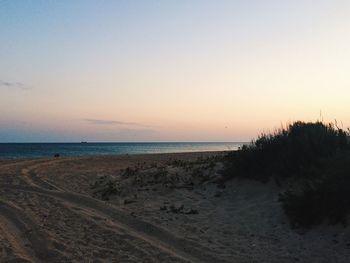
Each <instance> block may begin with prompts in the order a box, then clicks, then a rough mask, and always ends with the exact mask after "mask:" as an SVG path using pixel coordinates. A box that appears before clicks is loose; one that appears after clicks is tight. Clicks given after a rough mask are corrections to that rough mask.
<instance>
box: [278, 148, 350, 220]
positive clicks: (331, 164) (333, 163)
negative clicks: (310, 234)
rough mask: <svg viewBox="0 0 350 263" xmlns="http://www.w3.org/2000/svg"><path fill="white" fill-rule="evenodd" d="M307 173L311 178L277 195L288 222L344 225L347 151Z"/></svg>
mask: <svg viewBox="0 0 350 263" xmlns="http://www.w3.org/2000/svg"><path fill="white" fill-rule="evenodd" d="M307 174H309V175H310V176H309V177H310V178H312V179H308V180H306V181H304V182H302V183H299V184H298V185H296V186H294V188H293V189H294V190H293V189H292V190H288V191H286V192H285V193H283V194H281V195H280V201H281V202H282V206H283V209H284V211H285V212H286V214H287V216H288V217H289V219H290V221H291V224H292V225H293V226H303V227H309V226H311V225H316V224H320V223H322V222H324V221H328V222H329V223H331V224H336V223H342V224H343V225H346V223H347V222H346V221H347V216H348V214H349V213H350V153H343V154H339V155H337V156H335V157H333V158H331V159H328V160H324V161H323V162H322V163H321V165H320V166H319V167H317V168H312V169H311V168H310V169H309V170H308V171H307ZM298 188H299V189H298Z"/></svg>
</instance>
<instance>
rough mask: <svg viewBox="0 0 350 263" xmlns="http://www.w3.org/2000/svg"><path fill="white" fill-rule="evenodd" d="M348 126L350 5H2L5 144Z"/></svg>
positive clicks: (177, 0)
mask: <svg viewBox="0 0 350 263" xmlns="http://www.w3.org/2000/svg"><path fill="white" fill-rule="evenodd" d="M318 119H323V120H324V121H327V122H334V120H335V119H336V120H337V122H338V125H342V127H344V128H347V127H350V1H346V0H344V1H340V0H329V1H323V0H313V1H311V0H295V1H278V0H275V1H269V0H266V1H258V0H256V1H250V0H242V1H238V0H236V1H235V0H230V1H224V0H219V1H212V0H169V1H152V0H147V1H146V0H145V1H141V0H139V1H137V0H134V1H130V0H125V1H117V0H115V1H114V0H113V1H112V0H110V1H107V0H105V1H97V0H95V1H89V0H80V1H79V0H74V1H71V0H62V1H50V0H37V1H31V0H26V1H21V0H0V142H73V141H78V142H79V141H82V140H84V141H118V142H119V141H121V142H123V141H127V142H133V141H249V140H251V139H253V138H254V137H256V136H257V135H258V134H259V133H261V132H266V131H269V130H273V129H274V128H278V127H280V126H281V125H283V124H286V123H290V122H293V121H296V120H303V121H316V120H318Z"/></svg>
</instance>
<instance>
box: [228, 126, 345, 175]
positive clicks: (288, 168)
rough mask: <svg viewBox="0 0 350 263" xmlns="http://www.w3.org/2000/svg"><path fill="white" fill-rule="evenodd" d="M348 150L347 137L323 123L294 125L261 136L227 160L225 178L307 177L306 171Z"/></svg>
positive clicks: (342, 132) (343, 132)
mask: <svg viewBox="0 0 350 263" xmlns="http://www.w3.org/2000/svg"><path fill="white" fill-rule="evenodd" d="M348 147H349V145H348V142H347V133H346V132H345V131H343V130H341V129H338V128H336V127H334V126H333V125H332V124H327V125H326V124H323V123H322V122H315V123H304V122H300V121H299V122H295V123H293V124H291V125H288V126H287V128H283V129H279V130H276V131H275V132H274V133H272V134H262V135H260V136H259V138H258V139H257V140H256V141H253V142H252V143H251V144H249V145H245V146H243V147H242V148H241V149H240V150H239V151H237V152H234V153H231V154H230V155H229V156H228V164H227V167H228V169H227V170H226V173H225V174H226V176H227V177H232V176H239V175H243V176H244V177H250V178H255V179H260V180H262V181H265V180H267V179H268V178H270V177H271V176H273V177H277V178H285V177H304V176H305V174H304V171H305V168H308V167H310V166H317V165H319V163H320V161H321V160H322V159H324V158H329V157H331V156H334V155H335V154H336V153H337V152H341V151H344V150H345V149H347V148H348Z"/></svg>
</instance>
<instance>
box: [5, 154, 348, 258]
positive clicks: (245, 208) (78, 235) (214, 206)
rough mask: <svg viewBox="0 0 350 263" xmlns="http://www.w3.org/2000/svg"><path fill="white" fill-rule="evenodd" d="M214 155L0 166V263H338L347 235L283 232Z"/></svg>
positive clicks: (270, 195) (251, 186)
mask: <svg viewBox="0 0 350 263" xmlns="http://www.w3.org/2000/svg"><path fill="white" fill-rule="evenodd" d="M223 154H224V153H223V152H203V153H176V154H149V155H122V156H108V157H107V156H105V157H74V158H50V159H35V160H16V161H13V160H12V161H1V162H0V262H348V259H349V258H350V231H349V228H344V227H343V226H340V225H336V226H328V225H322V226H318V227H315V228H313V229H311V230H308V231H302V230H300V229H299V230H295V229H292V228H291V227H290V225H289V223H288V220H287V218H286V216H285V215H284V213H283V211H282V209H281V205H280V203H279V202H278V193H279V192H280V191H281V189H280V187H278V186H277V185H276V184H275V183H273V182H270V183H266V184H263V183H260V182H256V181H250V180H236V179H234V180H231V181H229V182H225V183H222V182H221V181H220V171H221V169H222V168H223V163H222V162H221V161H220V157H221V156H222V155H223Z"/></svg>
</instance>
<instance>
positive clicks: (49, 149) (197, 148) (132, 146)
mask: <svg viewBox="0 0 350 263" xmlns="http://www.w3.org/2000/svg"><path fill="white" fill-rule="evenodd" d="M243 144H245V143H244V142H147V143H146V142H135V143H120V142H118V143H96V142H94V143H92V142H91V143H90V142H82V143H0V159H31V158H40V157H52V156H54V155H55V154H59V155H60V156H63V157H64V156H97V155H123V154H150V153H177V152H203V151H233V150H237V149H238V148H239V147H241V146H242V145H243Z"/></svg>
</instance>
